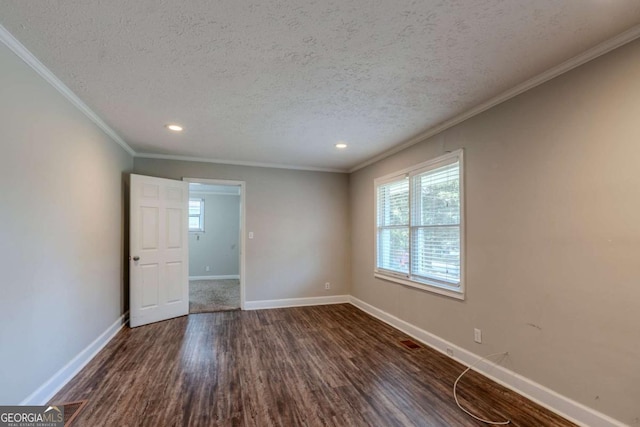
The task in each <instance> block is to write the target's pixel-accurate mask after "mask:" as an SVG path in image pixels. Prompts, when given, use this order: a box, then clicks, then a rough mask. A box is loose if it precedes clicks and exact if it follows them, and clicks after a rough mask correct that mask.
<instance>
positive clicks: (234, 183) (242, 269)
mask: <svg viewBox="0 0 640 427" xmlns="http://www.w3.org/2000/svg"><path fill="white" fill-rule="evenodd" d="M182 180H183V181H186V182H188V183H190V184H191V183H198V184H213V185H232V186H235V187H238V186H239V187H240V236H238V238H239V239H240V309H241V310H244V309H245V308H244V307H245V295H246V292H245V281H246V280H245V277H246V275H245V264H246V263H245V252H246V251H245V239H246V216H247V203H246V194H245V187H246V182H245V181H232V180H228V179H211V178H187V177H183V178H182ZM188 227H189V226H188V224H187V228H188ZM187 231H189V230H187Z"/></svg>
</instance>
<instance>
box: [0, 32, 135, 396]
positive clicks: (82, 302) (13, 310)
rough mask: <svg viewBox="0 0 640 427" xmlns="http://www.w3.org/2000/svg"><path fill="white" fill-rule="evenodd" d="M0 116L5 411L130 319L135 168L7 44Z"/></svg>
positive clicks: (0, 62) (0, 360)
mask: <svg viewBox="0 0 640 427" xmlns="http://www.w3.org/2000/svg"><path fill="white" fill-rule="evenodd" d="M0 117H2V126H0V141H1V144H2V145H1V147H0V148H1V151H0V204H1V205H0V206H1V207H0V272H2V273H1V274H2V281H1V282H0V404H16V403H18V402H20V401H22V400H23V399H24V398H26V397H27V396H28V395H30V394H31V393H32V392H33V391H35V390H36V389H37V388H38V387H39V386H40V385H42V384H43V383H44V382H45V381H46V380H47V379H49V378H50V377H51V376H52V375H53V374H54V373H56V372H57V371H58V370H59V369H60V368H62V367H63V366H64V365H65V364H66V363H67V362H69V361H70V360H71V359H72V358H73V357H74V356H76V355H77V354H78V353H80V351H81V350H82V349H84V348H85V347H86V346H87V345H88V344H89V343H91V342H92V341H93V340H94V339H95V338H97V337H98V336H99V335H100V334H101V333H102V332H104V331H105V330H106V329H107V328H108V327H109V326H110V325H112V324H113V323H114V322H115V321H116V320H117V319H118V318H119V317H120V316H121V315H122V314H123V313H124V311H125V310H126V307H125V305H126V304H127V302H126V300H125V298H124V295H125V293H124V292H123V287H124V286H125V285H124V281H123V277H124V276H125V275H126V274H127V273H126V271H125V265H124V264H123V248H124V244H125V237H124V236H125V234H124V232H123V223H124V207H123V172H125V171H128V170H130V169H131V168H132V163H133V160H132V158H131V156H129V155H128V154H127V153H126V152H125V151H124V150H123V149H122V148H121V147H119V146H118V145H116V144H115V143H114V142H113V141H111V140H110V139H109V138H108V137H107V136H106V135H105V134H103V133H102V131H100V130H99V129H98V128H97V127H96V126H95V125H94V124H93V123H92V122H90V121H89V120H88V119H87V118H86V117H85V116H84V115H83V114H82V113H80V112H79V111H78V110H77V109H76V108H75V107H73V106H72V105H71V104H70V103H69V102H68V101H67V100H66V99H65V98H63V97H62V96H61V95H60V94H59V93H58V92H57V91H56V90H55V89H53V87H51V86H50V85H49V84H48V83H46V82H45V81H44V80H43V79H41V78H40V77H39V76H38V75H37V74H36V73H35V72H34V71H32V70H31V68H29V67H28V66H27V65H26V64H24V63H23V62H22V61H21V60H20V59H18V58H17V57H16V56H15V55H14V54H13V53H11V52H10V51H9V50H8V49H7V48H6V46H5V45H4V44H0Z"/></svg>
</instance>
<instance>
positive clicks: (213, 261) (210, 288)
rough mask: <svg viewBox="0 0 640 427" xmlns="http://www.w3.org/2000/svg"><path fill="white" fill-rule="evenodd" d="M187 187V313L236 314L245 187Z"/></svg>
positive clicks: (196, 183) (201, 182)
mask: <svg viewBox="0 0 640 427" xmlns="http://www.w3.org/2000/svg"><path fill="white" fill-rule="evenodd" d="M185 181H188V182H189V313H209V312H216V311H228V310H239V309H241V308H242V307H243V305H244V286H243V283H242V270H243V266H244V262H243V257H242V253H243V250H242V249H243V248H242V241H243V239H242V234H243V233H242V230H243V226H242V225H243V222H244V215H243V212H244V209H243V207H244V203H243V202H244V200H243V199H244V192H243V190H244V183H243V182H237V181H220V180H208V179H191V178H188V179H187V178H185Z"/></svg>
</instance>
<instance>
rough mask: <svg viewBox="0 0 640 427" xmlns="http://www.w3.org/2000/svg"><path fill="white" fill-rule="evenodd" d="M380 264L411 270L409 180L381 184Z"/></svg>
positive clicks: (391, 268) (380, 265) (385, 266)
mask: <svg viewBox="0 0 640 427" xmlns="http://www.w3.org/2000/svg"><path fill="white" fill-rule="evenodd" d="M378 268H382V269H385V270H389V271H392V272H398V273H404V274H405V275H406V274H407V273H408V272H409V180H408V179H406V178H402V179H400V180H397V181H393V182H389V183H387V184H382V185H380V186H378Z"/></svg>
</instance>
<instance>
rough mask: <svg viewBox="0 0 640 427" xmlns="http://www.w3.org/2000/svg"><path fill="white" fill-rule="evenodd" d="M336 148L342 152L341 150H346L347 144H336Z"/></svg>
mask: <svg viewBox="0 0 640 427" xmlns="http://www.w3.org/2000/svg"><path fill="white" fill-rule="evenodd" d="M336 148H339V149H341V150H342V149H344V148H347V144H345V143H344V142H338V143H337V144H336Z"/></svg>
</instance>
